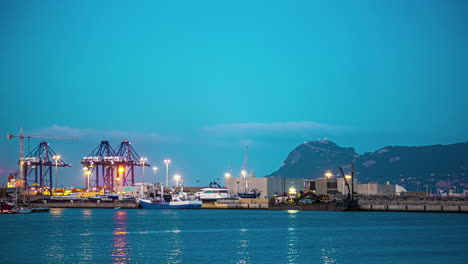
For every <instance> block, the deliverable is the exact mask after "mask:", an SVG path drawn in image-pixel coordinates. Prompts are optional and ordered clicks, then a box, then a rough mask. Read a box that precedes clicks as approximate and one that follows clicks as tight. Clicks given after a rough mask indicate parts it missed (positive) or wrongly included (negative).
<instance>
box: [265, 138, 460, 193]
mask: <svg viewBox="0 0 468 264" xmlns="http://www.w3.org/2000/svg"><path fill="white" fill-rule="evenodd" d="M352 162H354V164H355V171H356V178H357V179H358V181H359V182H362V183H367V182H379V183H385V182H387V181H389V182H390V183H392V184H393V183H398V184H400V185H403V186H404V187H406V188H407V189H408V190H411V191H425V190H426V185H427V188H428V189H429V190H432V191H434V190H435V189H436V188H437V189H439V190H443V191H448V190H449V189H454V190H456V191H457V192H462V191H463V189H468V175H467V168H468V142H464V143H458V144H452V145H433V146H422V147H400V146H387V147H385V148H382V149H379V150H377V151H375V152H369V153H365V154H362V155H359V154H357V153H356V152H355V150H354V148H343V147H340V146H338V145H336V144H335V143H334V142H332V141H330V140H318V141H310V142H306V143H304V144H301V145H299V146H298V147H296V149H294V150H293V151H292V152H291V153H290V154H289V155H288V157H287V158H286V160H285V161H284V164H283V166H282V167H281V168H279V169H278V170H277V171H275V172H273V173H272V174H270V175H268V176H275V177H290V178H317V177H323V175H324V173H325V172H326V171H327V170H330V171H331V172H332V173H333V174H338V173H339V167H340V166H341V167H343V169H344V170H345V172H346V171H350V169H351V163H352Z"/></svg>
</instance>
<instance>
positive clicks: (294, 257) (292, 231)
mask: <svg viewBox="0 0 468 264" xmlns="http://www.w3.org/2000/svg"><path fill="white" fill-rule="evenodd" d="M297 212H298V211H297V210H288V213H289V214H288V240H287V243H288V244H287V248H288V253H287V255H286V262H287V263H298V259H299V253H298V251H297V247H298V244H297V239H298V238H297V234H296V232H297V227H296V224H297V223H296V216H297Z"/></svg>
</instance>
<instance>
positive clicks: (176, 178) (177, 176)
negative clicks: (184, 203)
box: [174, 174, 180, 189]
mask: <svg viewBox="0 0 468 264" xmlns="http://www.w3.org/2000/svg"><path fill="white" fill-rule="evenodd" d="M174 179H175V180H176V188H177V189H178V188H179V180H180V175H179V174H176V175H174Z"/></svg>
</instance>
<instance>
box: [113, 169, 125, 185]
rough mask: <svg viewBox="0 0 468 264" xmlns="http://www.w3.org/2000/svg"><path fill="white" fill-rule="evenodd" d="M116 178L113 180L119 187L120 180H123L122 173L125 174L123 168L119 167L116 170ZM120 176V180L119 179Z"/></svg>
mask: <svg viewBox="0 0 468 264" xmlns="http://www.w3.org/2000/svg"><path fill="white" fill-rule="evenodd" d="M117 172H118V174H117V178H115V180H116V181H117V186H120V180H121V179H123V178H124V173H125V168H124V167H119V168H118V169H117ZM121 176H122V178H120V177H121Z"/></svg>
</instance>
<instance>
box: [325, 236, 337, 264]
mask: <svg viewBox="0 0 468 264" xmlns="http://www.w3.org/2000/svg"><path fill="white" fill-rule="evenodd" d="M321 244H325V245H326V247H324V248H322V252H321V254H322V256H321V257H322V263H336V258H337V255H338V251H337V250H336V248H335V246H334V244H335V237H331V236H330V237H323V238H322V243H321Z"/></svg>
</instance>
